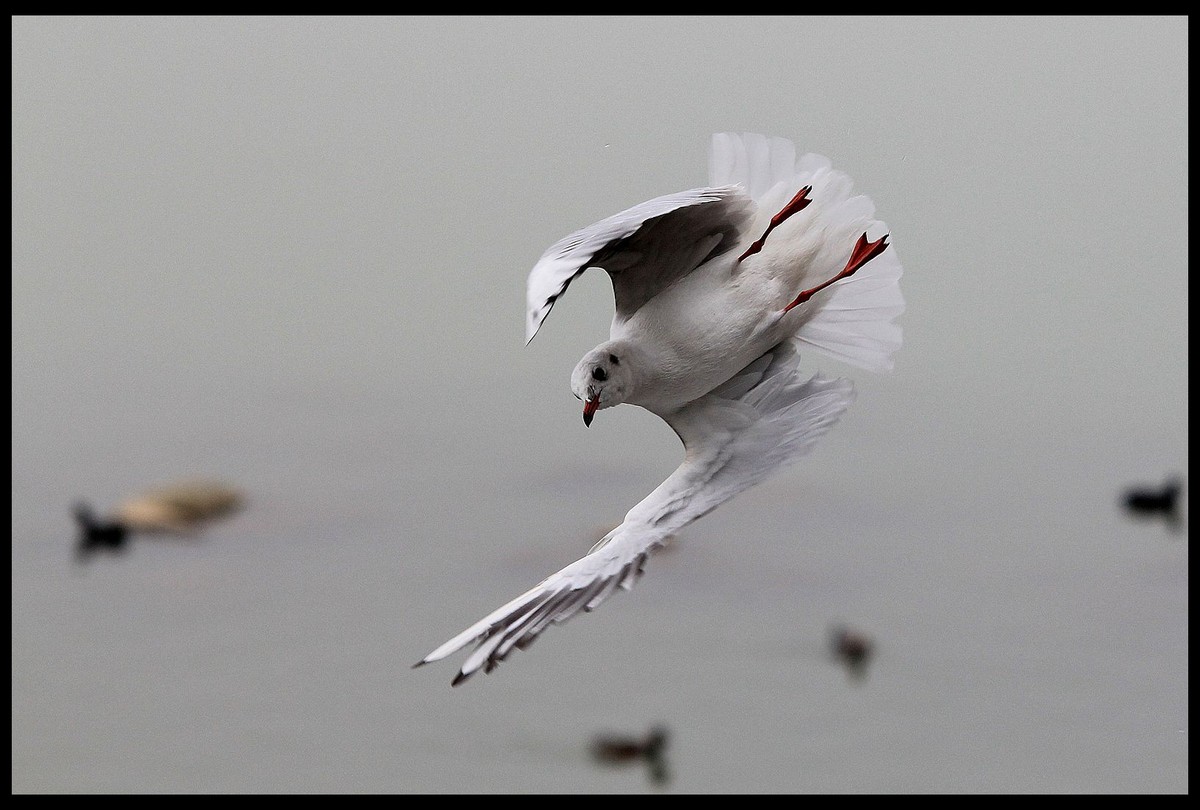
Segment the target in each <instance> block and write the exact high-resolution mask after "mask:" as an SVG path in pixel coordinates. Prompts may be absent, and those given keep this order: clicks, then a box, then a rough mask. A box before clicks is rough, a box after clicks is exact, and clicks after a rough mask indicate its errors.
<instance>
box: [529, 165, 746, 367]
mask: <svg viewBox="0 0 1200 810" xmlns="http://www.w3.org/2000/svg"><path fill="white" fill-rule="evenodd" d="M754 208H755V206H754V203H753V202H752V201H751V199H750V198H749V197H748V196H747V195H746V193H745V192H744V191H743V190H742V189H741V188H740V187H738V186H723V187H720V188H695V189H691V190H690V191H681V192H679V193H677V194H668V195H666V196H665V197H656V198H655V199H653V200H648V201H646V202H644V203H641V204H639V205H635V206H634V207H633V208H630V209H628V210H626V211H622V212H621V213H619V214H615V215H613V216H611V217H609V218H608V219H603V220H601V221H599V222H597V223H595V224H594V225H589V226H588V227H586V228H583V229H581V230H578V231H576V232H575V233H573V234H571V235H570V236H567V237H565V238H563V239H560V240H559V241H558V242H555V243H554V244H553V245H551V246H550V249H549V250H547V251H546V252H545V253H544V254H542V258H540V259H539V260H538V262H537V264H535V265H534V267H533V270H531V271H530V272H529V280H528V282H527V284H526V296H527V300H528V304H529V308H528V311H527V313H526V321H525V342H526V343H528V342H529V341H531V340H533V336H534V335H536V334H537V331H538V329H540V328H541V326H542V322H543V321H544V320H546V316H547V315H548V314H550V309H551V307H553V306H554V302H555V301H557V300H558V299H559V298H560V297H562V294H563V293H564V292H566V290H567V287H568V286H569V285H570V284H571V282H572V281H574V280H575V278H576V277H578V276H579V275H580V274H581V273H582V272H583V271H584V270H586V269H588V268H589V267H601V268H603V269H604V270H606V271H608V274H609V276H610V277H611V278H612V283H613V295H614V297H615V298H616V309H617V315H618V317H622V318H627V317H629V316H630V315H631V314H633V313H634V312H636V311H637V309H638V308H639V307H640V306H641V305H642V304H644V303H646V302H647V301H649V300H650V299H651V298H653V297H654V296H655V295H657V294H658V293H659V292H661V291H662V290H664V289H665V288H667V287H669V286H670V285H671V284H673V283H675V282H676V281H678V280H679V279H680V278H682V277H683V276H686V275H687V274H688V273H690V272H692V271H693V270H695V269H696V268H697V267H699V266H700V265H701V264H703V263H704V262H705V261H706V260H707V259H709V258H710V257H711V256H714V255H716V254H718V253H721V252H724V251H726V250H729V249H731V248H732V247H734V246H735V245H736V244H737V242H738V239H739V237H740V235H741V232H742V229H743V228H744V227H745V226H746V224H747V222H748V221H749V220H750V218H751V216H752V215H753V212H754Z"/></svg>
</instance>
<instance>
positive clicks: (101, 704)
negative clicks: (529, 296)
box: [12, 17, 1188, 793]
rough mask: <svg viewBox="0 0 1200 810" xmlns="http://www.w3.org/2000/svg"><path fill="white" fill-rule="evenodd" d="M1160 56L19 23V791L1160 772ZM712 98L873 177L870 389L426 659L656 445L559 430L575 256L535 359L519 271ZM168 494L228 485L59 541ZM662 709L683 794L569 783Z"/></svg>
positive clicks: (609, 199) (1180, 642) (584, 330)
mask: <svg viewBox="0 0 1200 810" xmlns="http://www.w3.org/2000/svg"><path fill="white" fill-rule="evenodd" d="M1187 34H1188V25H1187V20H1186V18H1106V19H1089V18H1073V19H1056V18H1041V19H1020V18H1009V19H986V20H985V19H970V18H956V19H924V18H922V19H906V18H888V19H881V20H872V19H858V18H856V19H837V18H823V19H805V18H787V19H785V18H721V19H715V18H707V19H706V18H689V19H672V18H636V19H633V18H630V19H607V18H555V19H542V18H503V17H501V18H481V19H472V18H365V19H340V18H315V19H309V18H305V19H280V18H254V19H222V18H205V19H187V18H182V19H179V18H173V19H157V18H137V19H125V18H86V19H75V18H28V17H17V18H14V20H13V32H12V43H13V99H12V105H13V106H12V109H13V114H12V124H13V147H12V150H13V151H12V155H13V159H12V164H13V171H12V202H13V215H12V235H13V247H12V262H13V274H12V283H13V331H12V335H13V353H12V358H13V361H12V362H13V366H12V370H13V398H12V404H13V434H12V439H13V466H12V504H13V508H12V517H13V545H12V785H13V792H14V793H49V792H62V793H74V792H201V791H203V792H239V791H252V792H474V793H480V792H643V791H658V790H663V791H669V792H793V791H805V792H881V791H883V792H910V791H911V792H935V791H961V792H1034V791H1038V792H1042V791H1049V792H1139V793H1149V792H1187V790H1188V765H1187V763H1188V740H1187V733H1188V573H1187V572H1188V545H1187V533H1186V524H1185V529H1184V532H1183V533H1182V534H1171V533H1169V532H1168V531H1166V529H1165V527H1164V526H1163V525H1162V524H1160V523H1156V522H1153V521H1134V520H1131V519H1129V518H1128V517H1127V516H1126V515H1125V514H1123V513H1122V511H1121V509H1120V503H1119V498H1120V494H1121V492H1122V490H1123V489H1124V487H1125V486H1126V485H1129V484H1133V483H1149V484H1154V483H1156V482H1160V481H1162V480H1163V479H1165V477H1166V475H1167V474H1169V473H1172V472H1177V473H1180V474H1182V475H1184V477H1185V487H1186V474H1187V465H1188V452H1187V448H1188V443H1187V442H1188V423H1187V419H1186V413H1187V406H1188V371H1187V368H1188V367H1187V360H1188V353H1187V293H1188V280H1187V262H1188V249H1187V232H1188V230H1187V208H1188V183H1187V164H1188V150H1187V134H1188V132H1187V130H1188V121H1187V98H1188V95H1187V78H1186V77H1187ZM726 129H745V130H752V131H763V132H768V133H772V134H779V135H784V136H787V137H791V138H793V139H795V140H796V141H797V142H798V144H799V145H800V147H801V148H802V149H805V150H811V151H817V152H821V153H823V154H827V155H829V156H830V157H831V158H832V159H833V160H834V162H835V164H836V165H838V166H839V167H841V168H843V169H845V170H846V171H848V172H849V173H850V174H851V175H852V176H853V177H854V178H855V179H856V181H857V183H858V188H860V189H862V190H864V191H865V192H867V193H869V194H870V195H871V196H872V197H873V198H874V200H875V202H876V204H877V206H878V209H879V215H880V216H881V218H882V219H884V220H885V221H886V222H887V223H888V224H889V226H890V228H891V231H892V234H893V239H892V241H893V243H894V244H895V246H896V249H897V250H898V251H899V253H900V256H901V258H902V260H903V262H904V265H905V268H906V276H905V278H904V280H903V285H904V291H905V295H906V298H907V300H908V311H907V313H906V314H905V315H904V316H903V318H902V321H901V322H902V324H903V325H904V328H905V346H904V348H903V349H902V350H901V351H900V353H899V354H898V355H897V370H896V372H895V373H894V374H892V375H888V376H884V377H872V376H870V375H867V374H860V373H853V372H850V373H853V376H854V377H855V379H856V382H857V384H858V388H859V398H858V401H857V403H856V404H855V405H854V407H853V408H852V409H851V410H850V411H849V412H848V413H847V415H846V417H845V418H844V419H843V421H842V422H841V424H840V425H839V426H838V427H837V428H836V429H835V430H833V431H832V432H831V433H830V434H829V435H828V436H827V437H826V438H825V439H823V440H822V442H821V443H820V444H819V445H818V447H817V449H816V450H815V451H814V452H813V454H812V455H811V456H810V457H809V458H807V459H806V460H805V461H804V462H803V463H801V464H799V465H798V466H797V467H795V468H793V469H791V470H789V471H787V472H786V473H784V474H782V475H780V476H778V477H776V478H775V479H773V480H771V481H768V482H766V483H765V484H763V485H760V486H759V487H757V488H755V489H753V490H751V491H749V492H747V493H745V494H743V495H741V496H739V497H738V498H737V499H735V500H734V501H732V502H731V503H729V504H726V505H725V506H723V507H722V508H720V509H718V510H717V511H716V512H714V513H713V514H711V515H709V516H708V517H706V518H705V519H704V520H702V521H701V522H699V523H697V524H695V525H694V526H693V527H691V528H690V529H689V530H688V531H687V532H686V534H685V535H684V536H683V537H681V538H680V539H679V542H678V543H677V544H676V545H675V546H673V547H672V548H670V549H669V550H668V551H666V552H664V553H663V554H661V555H659V556H657V557H655V558H653V559H652V560H651V561H650V563H649V565H648V566H647V575H646V577H645V578H644V579H643V580H642V581H641V582H640V583H639V585H638V587H636V588H635V589H634V590H633V591H632V592H630V593H628V594H620V595H618V596H617V597H615V598H614V599H612V600H611V601H610V602H608V603H606V604H605V605H604V606H603V608H601V609H600V610H598V611H596V612H595V613H592V614H588V615H586V616H582V617H580V618H576V619H574V620H572V621H571V622H570V623H569V624H568V625H566V626H564V627H558V628H553V629H551V630H549V631H548V632H547V633H546V635H545V637H544V638H542V639H541V640H540V641H539V642H538V644H537V645H535V646H534V647H533V648H531V649H530V650H528V651H526V652H522V653H517V654H514V655H513V656H512V658H510V660H509V661H507V662H506V663H505V664H504V665H503V666H502V667H501V668H500V669H499V670H498V671H496V672H495V673H492V674H491V675H488V676H486V677H485V676H478V677H477V678H475V679H473V680H471V681H469V682H467V683H466V684H464V685H463V686H461V687H459V688H457V689H451V688H450V686H449V681H450V679H451V677H452V675H453V674H454V672H455V667H454V665H453V664H452V663H451V662H443V663H441V664H438V665H431V666H429V667H425V668H422V669H419V670H413V669H411V668H410V667H411V665H412V664H413V663H414V662H415V661H417V660H418V659H419V658H421V657H422V656H423V655H424V654H425V653H427V652H429V650H431V649H432V648H433V647H434V646H436V645H437V644H440V643H441V642H442V641H444V640H445V639H446V638H448V637H449V636H450V635H452V634H453V633H456V632H458V631H459V630H461V629H462V628H463V627H465V626H466V625H467V624H468V623H470V622H473V621H474V620H476V619H478V618H479V617H481V616H482V615H483V614H484V613H485V612H487V611H490V610H491V609H493V608H494V607H497V606H498V605H499V604H501V603H502V602H504V601H507V600H508V599H510V598H512V597H514V596H515V595H517V594H518V593H520V592H521V591H523V590H525V589H526V588H528V587H530V586H531V585H533V584H534V583H535V582H536V581H538V580H539V579H540V578H542V577H543V576H545V575H547V574H549V573H551V572H552V571H554V570H557V569H558V568H559V567H561V566H562V565H564V564H566V563H568V562H570V561H572V560H574V559H575V558H576V557H577V556H579V555H580V554H582V553H583V552H584V551H586V550H587V549H588V548H589V547H590V545H591V544H592V543H593V542H594V541H595V539H596V538H597V537H598V536H599V535H600V534H602V533H603V532H604V531H605V530H607V529H608V528H610V527H611V526H612V525H615V524H616V523H617V522H618V521H620V519H621V517H622V515H623V514H624V512H625V511H626V510H627V509H628V508H629V507H630V506H632V505H633V504H634V503H635V502H636V501H637V500H638V499H640V498H641V497H642V496H643V495H645V494H646V493H648V492H649V491H650V490H651V489H652V488H653V487H654V486H656V485H657V484H658V483H659V481H661V480H662V478H664V477H665V476H666V475H667V474H668V473H669V472H670V471H671V469H673V468H674V466H675V464H676V463H677V462H678V460H679V458H680V451H679V447H678V442H677V440H676V439H675V437H674V435H673V434H672V433H671V431H670V430H669V429H668V428H667V427H666V426H665V425H663V424H662V423H660V422H659V421H658V420H657V419H656V418H654V417H653V416H651V415H649V414H647V413H645V412H643V411H639V410H637V409H634V408H618V409H615V410H613V411H605V412H604V413H603V414H601V415H600V417H599V418H597V420H596V423H595V424H594V425H593V426H592V428H591V429H590V430H585V429H584V427H583V425H582V424H581V419H580V414H579V410H580V409H579V406H578V403H577V402H576V401H575V399H574V398H573V397H572V396H571V394H570V392H569V389H568V379H569V374H570V371H571V369H572V367H573V366H574V364H575V362H576V361H577V359H578V358H579V356H580V355H582V353H583V352H584V351H586V350H587V349H589V348H591V347H592V346H593V345H594V344H595V343H597V342H599V341H600V340H601V339H603V338H604V337H605V336H606V334H607V325H608V320H609V319H610V317H611V292H610V290H609V289H608V284H607V281H606V280H605V279H604V277H603V275H602V274H598V275H600V277H599V278H593V277H591V276H590V275H585V276H584V277H582V278H581V279H580V280H579V281H578V282H577V283H576V284H575V285H573V286H572V289H571V292H570V295H569V296H567V297H566V298H565V299H564V300H563V301H562V302H561V303H560V304H559V305H558V306H557V307H556V308H555V312H554V314H553V315H552V316H551V317H550V319H549V320H548V321H547V324H546V327H545V328H544V329H543V330H542V332H541V334H540V335H539V337H538V339H537V340H536V341H534V343H533V344H531V345H530V346H529V347H528V348H523V347H522V329H523V309H524V278H525V274H526V272H527V271H528V269H529V268H530V267H531V266H532V264H533V262H534V261H535V260H536V259H537V257H538V255H540V253H541V251H542V250H543V249H544V248H545V247H546V246H547V245H549V244H550V243H551V242H553V241H554V240H556V239H558V238H559V237H560V236H562V235H564V234H565V233H567V232H569V231H570V230H572V229H574V228H576V227H579V226H582V225H585V224H587V223H589V222H592V221H594V220H596V219H599V218H601V217H603V216H607V215H608V214H611V213H613V212H615V211H617V210H620V209H622V208H624V207H627V206H628V205H632V204H634V203H636V202H640V201H641V200H644V199H647V198H649V197H652V196H656V195H658V194H664V193H668V192H672V191H677V190H680V189H683V188H689V187H693V186H696V185H701V184H703V182H704V180H705V170H706V149H707V140H708V136H709V134H710V133H711V132H714V131H720V130H726ZM820 365H821V368H822V369H823V370H825V371H826V372H828V373H847V370H846V369H842V368H839V367H838V366H837V365H836V364H832V363H821V364H820ZM190 475H212V476H218V477H220V478H223V479H225V480H229V481H231V482H233V483H235V484H236V485H238V486H239V487H241V488H242V489H243V490H244V491H245V492H246V493H247V496H248V502H247V505H246V507H245V509H244V510H243V511H242V512H240V513H239V514H238V515H236V516H234V517H232V518H231V519H229V520H227V521H225V522H222V523H219V524H216V525H214V526H213V527H212V528H211V529H210V530H208V531H207V532H205V533H204V534H203V535H202V536H200V537H197V538H195V539H191V540H169V539H162V540H155V539H142V540H136V541H135V542H134V543H133V545H132V547H131V548H130V549H129V550H128V551H127V552H126V553H125V554H122V555H119V556H111V557H104V556H102V557H99V558H97V559H95V560H93V562H92V563H91V564H90V565H87V566H78V565H75V564H73V560H72V555H71V552H72V547H73V543H74V539H75V528H74V526H73V525H72V522H71V518H70V512H69V510H70V505H71V503H73V502H74V501H75V500H76V499H80V498H82V499H85V500H88V501H89V502H91V503H93V504H94V505H96V506H97V507H99V508H105V507H108V506H111V505H113V504H114V503H116V502H117V501H118V500H119V499H120V498H122V497H124V496H126V495H129V494H131V493H132V492H135V491H138V490H140V489H143V488H145V487H149V486H153V485H157V484H161V483H166V482H169V481H171V480H174V479H178V478H182V477H187V476H190ZM1185 498H1186V494H1185ZM1185 508H1186V506H1185ZM842 622H844V623H847V624H849V625H852V626H854V627H857V628H860V629H861V630H862V631H864V632H866V633H868V634H869V635H870V636H871V637H872V638H873V639H874V640H875V642H876V645H877V653H876V655H875V657H874V658H873V659H872V661H871V662H870V666H869V669H868V672H867V675H866V677H865V678H863V679H854V678H851V677H848V674H847V672H846V671H845V670H844V669H843V668H842V667H840V666H839V665H838V664H836V663H835V662H834V661H833V660H832V659H831V658H830V656H829V653H828V650H827V634H828V631H829V628H830V627H831V626H832V625H834V624H837V623H842ZM654 724H664V725H665V726H667V727H669V729H670V731H671V738H670V747H669V750H668V752H667V758H668V761H669V767H670V774H671V780H670V782H669V783H668V784H666V785H665V786H661V787H659V786H655V785H653V784H651V783H650V781H649V780H648V778H647V774H646V772H645V770H644V769H641V768H637V767H630V768H623V769H620V768H613V767H600V766H598V765H597V764H595V763H593V762H592V761H591V760H590V758H589V754H588V743H589V740H590V739H591V737H592V735H593V734H596V733H601V732H609V731H611V732H622V733H629V734H641V733H644V732H645V731H646V730H647V729H648V728H650V727H651V726H652V725H654Z"/></svg>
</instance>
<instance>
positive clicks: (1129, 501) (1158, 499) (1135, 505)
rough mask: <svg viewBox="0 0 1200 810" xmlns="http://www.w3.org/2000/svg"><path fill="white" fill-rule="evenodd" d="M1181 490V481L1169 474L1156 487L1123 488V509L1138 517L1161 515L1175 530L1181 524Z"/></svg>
mask: <svg viewBox="0 0 1200 810" xmlns="http://www.w3.org/2000/svg"><path fill="white" fill-rule="evenodd" d="M1182 492H1183V481H1182V479H1181V478H1180V477H1179V476H1178V475H1173V476H1171V477H1170V478H1168V479H1167V481H1166V483H1164V484H1163V485H1162V486H1161V487H1158V488H1154V487H1147V486H1138V487H1131V488H1129V489H1127V490H1125V499H1124V503H1125V509H1126V510H1127V511H1128V512H1129V513H1130V514H1131V515H1134V516H1135V517H1139V518H1146V519H1154V518H1157V517H1161V518H1162V519H1163V521H1164V522H1165V523H1166V524H1167V528H1168V529H1170V530H1171V531H1173V532H1177V531H1179V529H1180V528H1181V527H1182V525H1183V519H1182V516H1181V515H1180V510H1179V496H1180V494H1181V493H1182Z"/></svg>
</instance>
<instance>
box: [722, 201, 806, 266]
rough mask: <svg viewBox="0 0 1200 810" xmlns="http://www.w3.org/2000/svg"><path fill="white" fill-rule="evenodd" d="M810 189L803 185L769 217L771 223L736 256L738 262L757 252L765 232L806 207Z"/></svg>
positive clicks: (765, 235) (761, 244) (761, 245)
mask: <svg viewBox="0 0 1200 810" xmlns="http://www.w3.org/2000/svg"><path fill="white" fill-rule="evenodd" d="M810 191H812V186H805V187H804V188H802V189H800V190H799V191H797V192H796V196H795V197H792V201H791V202H790V203H788V204H787V205H785V206H784V207H783V208H781V209H780V211H779V213H778V214H776V215H775V216H773V217H771V224H770V225H768V226H767V229H766V230H765V231H763V235H762V236H760V237H758V240H757V241H756V242H755V243H754V244H753V245H751V246H750V247H748V248H746V252H745V253H743V254H742V255H741V256H738V263H739V264H740V263H741V261H742V259H744V258H746V257H747V256H753V255H754V254H755V253H758V252H759V251H760V250H762V247H763V244H764V243H765V242H766V241H767V234H769V233H770V232H771V231H773V230H775V228H776V227H777V226H778V225H781V224H783V221H784V220H785V219H787V218H788V217H790V216H791V215H792V214H798V213H799V212H801V211H803V210H804V209H805V208H807V207H808V204H809V203H810V202H812V200H810V199H808V193H809V192H810Z"/></svg>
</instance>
